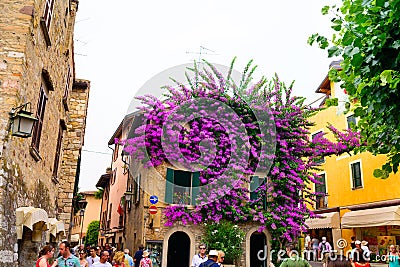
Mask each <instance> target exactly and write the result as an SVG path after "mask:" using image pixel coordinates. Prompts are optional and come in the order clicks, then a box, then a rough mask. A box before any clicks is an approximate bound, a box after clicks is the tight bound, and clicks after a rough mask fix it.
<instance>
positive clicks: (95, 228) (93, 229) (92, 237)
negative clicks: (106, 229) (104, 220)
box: [85, 221, 100, 246]
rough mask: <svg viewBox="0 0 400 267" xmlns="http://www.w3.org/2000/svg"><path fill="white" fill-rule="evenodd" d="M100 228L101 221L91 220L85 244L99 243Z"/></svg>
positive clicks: (93, 244)
mask: <svg viewBox="0 0 400 267" xmlns="http://www.w3.org/2000/svg"><path fill="white" fill-rule="evenodd" d="M99 229H100V221H91V222H90V223H89V225H88V228H87V232H86V238H85V246H87V245H91V246H95V245H97V239H98V237H99Z"/></svg>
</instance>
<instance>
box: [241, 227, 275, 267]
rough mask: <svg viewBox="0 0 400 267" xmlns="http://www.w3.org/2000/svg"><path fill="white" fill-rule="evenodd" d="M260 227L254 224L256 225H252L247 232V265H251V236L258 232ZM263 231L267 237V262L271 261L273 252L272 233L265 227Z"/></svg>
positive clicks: (248, 266) (247, 266)
mask: <svg viewBox="0 0 400 267" xmlns="http://www.w3.org/2000/svg"><path fill="white" fill-rule="evenodd" d="M259 228H260V226H254V227H252V228H250V229H249V230H248V231H247V234H246V247H245V255H246V257H245V258H246V265H245V266H246V267H250V238H251V236H252V235H253V234H254V233H258V229H259ZM261 233H263V234H264V235H265V238H266V245H267V246H266V248H267V249H266V255H265V256H266V257H267V262H268V263H269V262H270V255H271V254H270V252H271V247H270V245H269V244H270V241H271V235H270V233H269V232H268V230H266V229H264V230H263V231H262V232H261ZM266 266H269V264H268V265H266Z"/></svg>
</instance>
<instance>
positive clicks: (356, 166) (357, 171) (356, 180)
mask: <svg viewBox="0 0 400 267" xmlns="http://www.w3.org/2000/svg"><path fill="white" fill-rule="evenodd" d="M350 166H351V179H352V181H353V189H357V188H362V187H363V184H362V175H361V162H354V163H351V165H350Z"/></svg>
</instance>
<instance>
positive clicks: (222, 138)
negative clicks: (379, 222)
mask: <svg viewBox="0 0 400 267" xmlns="http://www.w3.org/2000/svg"><path fill="white" fill-rule="evenodd" d="M232 65H233V64H232ZM231 70H232V69H231ZM253 71H254V68H253V69H250V63H249V65H248V66H247V67H246V69H245V70H244V72H243V77H242V80H241V82H240V84H236V83H235V82H234V81H233V79H231V78H230V75H229V74H228V77H226V78H225V77H223V76H222V74H221V73H220V72H219V71H218V70H217V69H216V68H215V67H214V66H213V65H211V64H208V68H204V69H203V70H198V69H197V68H196V66H195V68H194V69H193V72H194V75H195V77H196V79H195V81H193V80H191V79H189V80H188V82H189V85H185V84H182V83H178V84H177V86H176V87H172V86H171V87H167V91H168V94H167V100H164V101H162V100H160V99H157V98H156V97H154V96H151V95H147V96H143V97H140V98H139V99H140V100H141V101H142V103H143V106H142V107H141V111H142V114H143V116H144V117H143V122H142V124H141V126H140V127H138V128H137V129H136V131H135V136H134V137H133V138H131V139H128V140H125V141H121V140H117V142H120V143H122V144H123V145H124V147H125V151H126V152H128V153H130V154H131V155H132V156H133V157H134V158H135V159H138V160H140V161H142V163H143V164H144V165H145V167H156V166H159V165H161V164H162V163H164V162H168V163H169V164H172V165H175V166H179V168H180V169H186V170H189V171H199V172H200V187H199V191H198V195H197V199H196V205H195V207H193V208H192V209H188V207H187V206H183V205H170V206H168V207H167V208H166V209H165V216H166V218H167V223H166V225H167V226H171V225H173V224H174V223H175V222H176V221H182V223H183V224H190V223H192V224H198V223H201V222H204V221H207V220H209V221H213V222H219V221H221V220H229V221H234V222H246V221H252V222H258V223H259V225H260V230H262V229H264V228H265V227H266V228H268V230H269V231H270V232H271V235H272V237H273V238H274V240H276V241H279V242H283V241H285V240H288V241H291V240H293V239H294V238H296V237H297V236H299V234H300V232H301V231H303V230H305V226H304V221H305V218H306V217H309V216H313V214H312V212H311V211H310V210H309V209H308V208H307V206H306V204H307V201H313V199H315V194H314V192H312V190H311V188H310V184H312V183H318V181H317V179H316V176H315V174H314V170H315V168H316V167H317V166H318V162H319V161H318V159H319V158H320V157H322V156H329V155H332V154H341V153H343V152H348V151H351V150H352V149H353V148H354V147H356V146H359V135H358V133H355V132H352V131H350V130H349V131H347V132H345V133H341V132H340V131H338V130H336V129H335V128H334V127H333V126H329V129H330V130H331V131H332V132H333V134H334V135H335V137H336V138H337V141H336V142H331V141H329V140H328V139H327V138H325V137H324V136H323V135H321V136H317V137H316V138H314V139H313V140H310V132H309V127H310V126H312V123H311V122H310V121H309V117H310V116H312V115H313V114H315V112H317V110H316V109H312V108H310V107H307V106H305V105H304V104H303V101H304V99H302V98H299V97H293V96H291V92H292V85H291V86H289V87H286V86H285V85H284V84H283V83H282V82H280V81H279V79H278V77H275V78H274V79H273V81H272V82H268V81H267V80H266V79H264V78H262V79H261V80H260V81H259V82H257V83H256V84H253V85H251V84H250V81H251V76H252V73H253ZM260 118H261V119H260ZM253 175H257V176H259V177H260V178H263V179H261V182H260V184H259V186H258V188H257V189H255V191H253V192H251V194H252V196H253V197H252V198H250V197H249V195H250V194H249V193H250V189H249V184H250V182H251V176H253Z"/></svg>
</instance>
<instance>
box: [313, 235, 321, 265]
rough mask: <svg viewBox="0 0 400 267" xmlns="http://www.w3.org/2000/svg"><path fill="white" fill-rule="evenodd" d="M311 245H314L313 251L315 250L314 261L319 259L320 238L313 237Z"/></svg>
mask: <svg viewBox="0 0 400 267" xmlns="http://www.w3.org/2000/svg"><path fill="white" fill-rule="evenodd" d="M311 245H312V251H313V255H312V260H313V261H317V259H318V245H319V240H318V238H317V237H315V236H314V237H313V239H311Z"/></svg>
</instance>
